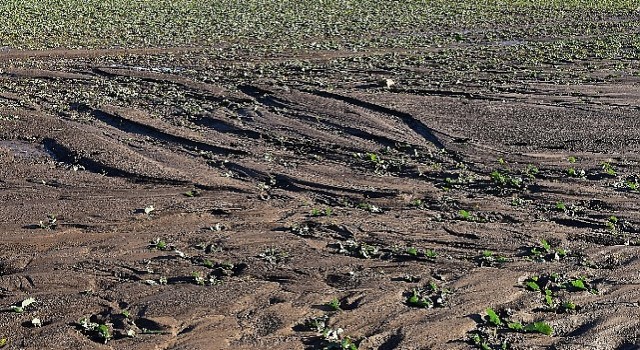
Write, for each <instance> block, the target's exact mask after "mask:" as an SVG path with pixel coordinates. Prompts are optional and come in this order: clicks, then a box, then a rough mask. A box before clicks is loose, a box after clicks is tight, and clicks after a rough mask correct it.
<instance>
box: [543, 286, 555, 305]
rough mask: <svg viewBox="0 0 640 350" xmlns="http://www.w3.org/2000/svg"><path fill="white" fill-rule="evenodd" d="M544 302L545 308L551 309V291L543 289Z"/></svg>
mask: <svg viewBox="0 0 640 350" xmlns="http://www.w3.org/2000/svg"><path fill="white" fill-rule="evenodd" d="M544 301H545V302H546V303H547V306H549V307H553V305H554V302H553V292H552V291H551V289H545V291H544Z"/></svg>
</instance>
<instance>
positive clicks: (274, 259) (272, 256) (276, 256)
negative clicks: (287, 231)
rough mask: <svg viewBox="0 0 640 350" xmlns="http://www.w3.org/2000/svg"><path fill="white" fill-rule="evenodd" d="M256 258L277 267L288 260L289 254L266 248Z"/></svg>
mask: <svg viewBox="0 0 640 350" xmlns="http://www.w3.org/2000/svg"><path fill="white" fill-rule="evenodd" d="M258 257H259V258H260V259H262V260H264V261H266V262H268V263H270V264H273V265H278V264H282V263H285V262H287V261H288V260H289V253H288V252H285V251H282V250H279V249H277V248H267V249H266V250H265V251H264V252H262V253H260V255H258Z"/></svg>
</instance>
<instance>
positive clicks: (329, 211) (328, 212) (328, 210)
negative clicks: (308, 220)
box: [309, 208, 333, 217]
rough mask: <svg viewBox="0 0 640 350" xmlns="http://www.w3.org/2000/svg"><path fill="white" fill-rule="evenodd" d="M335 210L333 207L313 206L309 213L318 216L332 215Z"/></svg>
mask: <svg viewBox="0 0 640 350" xmlns="http://www.w3.org/2000/svg"><path fill="white" fill-rule="evenodd" d="M332 213H333V210H332V209H331V208H325V209H324V210H321V209H318V208H313V209H311V212H310V213H309V215H310V216H314V217H318V216H331V214H332Z"/></svg>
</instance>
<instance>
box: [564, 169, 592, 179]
mask: <svg viewBox="0 0 640 350" xmlns="http://www.w3.org/2000/svg"><path fill="white" fill-rule="evenodd" d="M567 175H569V176H571V177H580V178H583V177H585V176H586V175H587V173H586V172H585V171H584V170H577V169H575V168H569V169H567Z"/></svg>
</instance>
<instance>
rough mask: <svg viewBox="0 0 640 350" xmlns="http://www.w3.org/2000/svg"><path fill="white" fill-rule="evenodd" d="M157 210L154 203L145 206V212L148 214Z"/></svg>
mask: <svg viewBox="0 0 640 350" xmlns="http://www.w3.org/2000/svg"><path fill="white" fill-rule="evenodd" d="M155 210H156V208H154V207H153V205H148V206H146V207H145V208H144V213H145V214H147V215H150V214H151V213H152V212H154V211H155Z"/></svg>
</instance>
